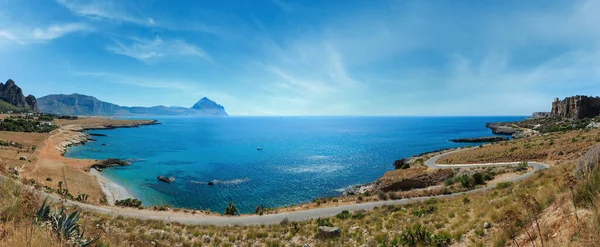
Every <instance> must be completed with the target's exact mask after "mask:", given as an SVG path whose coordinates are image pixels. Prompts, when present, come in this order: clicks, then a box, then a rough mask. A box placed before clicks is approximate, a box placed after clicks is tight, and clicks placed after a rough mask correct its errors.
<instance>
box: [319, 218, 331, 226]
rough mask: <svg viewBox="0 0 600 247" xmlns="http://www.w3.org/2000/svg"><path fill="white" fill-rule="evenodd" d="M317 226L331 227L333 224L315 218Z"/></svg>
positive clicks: (324, 219)
mask: <svg viewBox="0 0 600 247" xmlns="http://www.w3.org/2000/svg"><path fill="white" fill-rule="evenodd" d="M317 226H329V227H332V226H333V224H332V223H331V221H329V218H323V219H321V218H317Z"/></svg>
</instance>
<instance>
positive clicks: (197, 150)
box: [65, 116, 525, 213]
mask: <svg viewBox="0 0 600 247" xmlns="http://www.w3.org/2000/svg"><path fill="white" fill-rule="evenodd" d="M524 118H525V117H514V116H511V117H487V116H486V117H153V118H150V117H144V118H143V119H156V120H158V121H159V122H160V124H159V125H151V126H142V127H139V128H122V129H113V130H91V131H89V133H97V134H105V135H106V136H94V139H95V141H94V142H89V143H86V144H85V145H80V146H74V147H71V148H69V150H68V151H67V153H66V154H65V155H66V156H68V157H72V158H85V159H106V158H119V159H124V160H129V161H132V165H131V166H125V167H113V168H108V169H105V170H104V171H103V172H102V173H103V175H104V176H106V177H108V178H109V179H111V180H113V181H115V182H116V183H118V184H120V185H122V186H123V187H125V188H127V190H128V191H129V192H130V193H131V194H132V195H134V196H135V197H136V198H137V199H140V200H142V202H143V205H145V206H154V205H166V204H168V205H170V206H171V207H181V208H193V209H201V210H207V209H210V210H211V211H213V212H222V211H223V210H224V209H225V207H226V206H227V203H228V202H233V203H234V204H235V205H236V206H237V208H238V209H239V211H240V212H241V213H253V212H254V210H255V208H256V207H257V206H258V205H263V206H264V207H268V208H271V207H282V206H290V205H295V204H301V203H305V202H310V201H312V200H314V199H316V198H320V197H330V196H336V195H340V194H341V193H342V192H343V191H344V190H345V189H346V188H348V187H351V186H354V185H359V184H364V183H368V182H373V181H375V180H376V179H377V178H379V177H381V176H382V175H383V174H384V173H385V172H387V171H390V170H393V169H394V166H393V163H394V161H395V160H397V159H400V158H404V157H409V156H412V155H417V154H420V153H423V152H429V151H433V150H439V149H446V148H454V147H461V146H469V145H479V144H473V143H453V142H450V141H448V140H450V139H454V138H464V137H481V136H491V135H493V134H492V133H491V131H490V130H489V129H487V128H486V127H485V123H487V122H507V121H518V120H522V119H524ZM158 176H167V177H174V178H175V181H174V182H173V183H165V182H161V181H159V180H158V179H157V177H158ZM209 181H213V183H212V185H209V183H208V182H209Z"/></svg>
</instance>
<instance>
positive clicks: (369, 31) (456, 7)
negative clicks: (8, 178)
mask: <svg viewBox="0 0 600 247" xmlns="http://www.w3.org/2000/svg"><path fill="white" fill-rule="evenodd" d="M598 13H600V2H599V1H384V0H381V1H359V0H357V1H351V0H344V1H341V0H332V1H311V0H305V1H292V0H265V1H259V0H252V1H243V0H237V1H227V0H223V1H194V0H190V1H183V0H182V1H158V0H137V1H136V0H128V1H120V0H119V1H116V0H98V1H78V0H56V1H51V0H44V1H42V0H39V1H33V0H20V1H16V0H15V1H7V0H0V80H2V81H6V80H7V79H9V78H12V79H14V80H15V81H16V82H17V84H18V85H20V86H21V87H22V88H23V89H24V91H25V93H31V94H34V95H36V96H38V97H40V96H43V95H47V94H58V93H64V94H69V93H81V94H87V95H92V96H95V97H97V98H99V99H101V100H104V101H108V102H112V103H116V104H120V105H127V106H132V105H134V106H152V105H169V106H170V105H178V106H187V107H189V106H191V105H193V104H194V103H195V102H196V101H197V100H199V99H200V98H201V97H204V96H207V97H209V98H211V99H213V100H215V101H216V102H218V103H220V104H222V105H224V106H225V107H226V109H227V110H228V112H229V113H230V114H231V115H528V114H530V113H531V112H533V111H549V110H550V109H549V108H550V105H551V101H552V100H553V98H554V97H561V98H562V97H566V96H571V95H576V94H583V95H600V25H599V24H598V23H600V15H599V14H598Z"/></svg>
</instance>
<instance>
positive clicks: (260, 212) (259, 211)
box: [254, 205, 265, 215]
mask: <svg viewBox="0 0 600 247" xmlns="http://www.w3.org/2000/svg"><path fill="white" fill-rule="evenodd" d="M254 213H255V214H258V215H263V214H264V213H265V207H264V206H263V205H258V207H256V209H255V210H254Z"/></svg>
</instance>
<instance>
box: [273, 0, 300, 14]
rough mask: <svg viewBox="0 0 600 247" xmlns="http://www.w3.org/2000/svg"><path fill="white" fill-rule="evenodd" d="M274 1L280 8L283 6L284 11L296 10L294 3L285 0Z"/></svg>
mask: <svg viewBox="0 0 600 247" xmlns="http://www.w3.org/2000/svg"><path fill="white" fill-rule="evenodd" d="M272 1H273V3H274V4H275V5H277V6H278V7H279V8H281V9H282V10H283V11H286V12H290V11H292V10H294V8H295V7H294V5H293V4H291V3H289V2H286V1H284V0H272Z"/></svg>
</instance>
